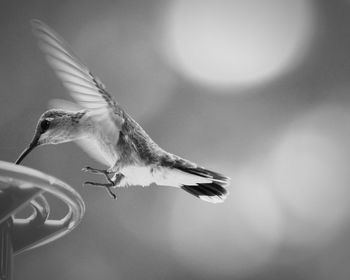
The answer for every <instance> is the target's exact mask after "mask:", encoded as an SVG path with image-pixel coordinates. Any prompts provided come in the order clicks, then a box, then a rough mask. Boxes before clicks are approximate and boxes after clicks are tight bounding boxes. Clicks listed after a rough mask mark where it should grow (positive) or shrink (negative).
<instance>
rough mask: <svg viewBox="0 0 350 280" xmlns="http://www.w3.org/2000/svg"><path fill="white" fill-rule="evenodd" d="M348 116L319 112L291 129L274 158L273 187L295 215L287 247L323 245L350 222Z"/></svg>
mask: <svg viewBox="0 0 350 280" xmlns="http://www.w3.org/2000/svg"><path fill="white" fill-rule="evenodd" d="M349 122H350V114H348V113H347V112H346V111H345V110H343V109H341V108H321V109H318V110H316V111H314V112H311V113H310V114H309V115H308V116H305V117H303V118H301V119H300V120H299V121H296V122H295V123H293V124H291V125H290V127H289V129H288V130H287V131H286V132H285V134H284V135H283V136H282V137H281V139H280V140H279V143H278V144H277V145H276V149H275V150H274V152H273V153H272V157H271V181H272V183H273V185H274V186H275V189H276V194H277V195H278V196H279V198H280V199H281V204H282V205H284V207H285V208H286V209H288V210H287V212H288V213H289V214H290V215H291V216H290V218H291V222H290V223H289V224H290V225H292V224H293V225H292V226H291V227H292V228H291V229H290V230H289V232H290V238H289V241H291V242H294V243H300V242H302V243H303V244H310V245H322V244H324V243H325V241H326V240H332V238H333V237H334V236H335V235H336V234H337V233H338V232H339V230H341V228H342V226H343V225H346V224H348V225H349V222H347V223H344V222H345V221H346V220H348V219H349V216H350V188H349V185H350V175H349V174H350V173H349V166H350V147H349V141H350V129H349Z"/></svg>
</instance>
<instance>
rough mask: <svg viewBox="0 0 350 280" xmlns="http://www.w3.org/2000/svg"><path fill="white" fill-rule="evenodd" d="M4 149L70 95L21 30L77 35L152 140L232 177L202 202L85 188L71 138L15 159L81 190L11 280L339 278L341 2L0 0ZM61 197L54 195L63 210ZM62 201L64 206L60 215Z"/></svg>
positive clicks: (344, 84)
mask: <svg viewBox="0 0 350 280" xmlns="http://www.w3.org/2000/svg"><path fill="white" fill-rule="evenodd" d="M0 4H1V5H0V22H1V24H0V35H1V44H0V50H1V52H0V56H1V57H0V62H1V63H0V83H1V99H0V100H1V102H0V112H1V118H0V131H1V137H0V155H1V158H0V159H1V160H5V161H14V160H15V159H16V158H17V156H18V155H19V153H20V152H21V151H22V150H23V149H24V147H25V146H26V145H27V144H28V143H29V141H30V140H31V137H32V134H33V131H34V128H35V125H36V121H37V119H38V117H39V116H40V115H41V114H42V113H43V112H44V111H45V110H46V109H47V104H48V102H49V101H50V100H51V99H53V98H67V99H69V96H68V94H67V92H66V90H65V88H64V87H63V86H62V85H61V83H60V81H59V80H58V79H57V78H56V77H55V75H54V73H53V71H52V70H51V69H50V68H49V66H48V64H47V63H46V61H45V59H44V57H43V55H42V54H41V53H40V51H39V49H38V48H37V45H36V41H35V38H34V37H33V36H32V34H31V29H30V24H29V20H30V19H32V18H37V19H40V20H42V21H44V22H46V23H47V24H49V25H50V26H51V27H52V28H54V29H55V30H56V31H57V32H58V33H60V34H61V35H62V36H63V37H64V38H65V39H66V40H67V41H68V42H69V43H70V45H71V46H72V48H73V49H74V51H75V52H76V53H77V54H78V56H79V57H80V58H81V59H82V60H83V61H84V62H85V63H86V64H87V65H89V67H90V68H91V70H92V71H93V72H94V73H96V75H97V76H99V77H100V78H101V80H102V81H103V82H104V83H105V84H106V87H107V89H109V91H110V92H111V93H112V94H113V95H114V96H115V98H116V99H117V100H118V102H119V103H120V104H122V105H123V107H124V108H125V109H126V110H127V111H128V112H129V113H130V114H131V115H132V116H134V118H135V119H136V120H137V121H138V122H139V123H140V124H141V125H142V126H143V127H144V128H145V129H146V131H147V132H148V133H149V134H150V135H151V137H152V138H153V139H154V140H155V141H156V142H157V143H159V145H160V146H161V147H163V148H164V149H167V150H169V151H171V152H173V153H176V154H178V155H180V156H183V157H186V158H188V159H190V160H192V161H195V162H198V163H199V164H200V165H203V166H206V167H208V168H210V169H213V170H217V171H220V172H222V173H224V174H226V175H228V176H230V177H231V178H232V183H231V186H230V187H229V190H230V193H231V194H230V196H229V197H228V199H227V200H226V202H225V203H224V204H220V205H212V204H209V203H206V202H203V201H200V200H198V199H196V198H194V197H192V196H190V195H188V194H187V193H185V192H183V191H180V190H176V189H173V188H160V187H156V186H152V187H150V188H141V187H130V188H127V189H120V190H118V200H117V201H113V200H112V199H111V198H109V197H108V195H107V193H106V192H105V191H103V190H101V189H94V188H83V187H82V183H83V182H84V181H86V180H88V179H96V180H99V179H101V180H102V178H100V177H98V178H96V177H94V176H91V175H88V174H85V173H83V172H81V168H82V167H85V166H87V165H89V166H96V167H101V166H100V165H99V164H98V163H96V162H94V160H93V159H90V158H89V157H88V156H87V155H85V154H84V153H83V152H82V151H81V150H80V149H79V148H78V147H77V146H75V144H72V143H70V144H63V145H60V146H45V147H41V148H39V149H37V150H36V151H34V152H33V153H32V154H31V155H30V156H29V157H28V158H27V159H26V160H25V162H24V164H25V165H28V166H30V167H33V168H36V169H39V170H41V171H43V172H46V173H48V174H51V175H54V176H56V177H58V178H60V179H62V180H63V181H65V182H67V183H69V184H70V185H71V186H73V187H74V188H75V189H76V190H77V191H78V192H79V193H80V194H81V195H82V197H83V198H84V200H85V202H86V205H87V212H86V216H85V217H84V220H83V222H82V223H81V224H80V226H79V227H78V228H77V229H76V230H74V231H73V232H72V233H71V234H69V235H68V236H65V237H64V238H62V239H59V240H57V241H55V242H53V243H51V244H49V245H46V246H44V247H41V248H37V249H35V250H33V251H29V252H26V253H23V254H21V255H19V256H17V257H16V259H15V268H16V270H15V279H17V280H20V279H53V280H54V279H259V280H261V279H269V280H273V279H293V280H298V279H317V280H322V279H339V280H340V279H344V280H345V279H349V277H350V242H349V241H350V196H349V194H350V172H349V169H350V147H349V142H350V141H349V140H350V125H349V123H350V79H349V74H350V55H349V49H350V28H349V26H350V1H346V0H342V1H326V0H324V1H316V0H315V1H311V0H310V1H304V0H296V1H292V0H289V1H288V0H265V1H259V0H254V1H253V0H249V1H243V0H242V1H228V0H218V1H214V0H210V1H204V0H203V1H199V0H187V1H186V0H173V1H160V0H150V1H141V0H140V1H130V0H128V1H126V0H125V1H107V0H102V1H90V0H88V1H82V0H78V1H64V0H61V1H45V0H41V1H17V0H1V2H0ZM59 206H60V205H57V208H59ZM62 212H63V211H62Z"/></svg>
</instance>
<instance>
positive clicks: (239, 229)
mask: <svg viewBox="0 0 350 280" xmlns="http://www.w3.org/2000/svg"><path fill="white" fill-rule="evenodd" d="M214 166H215V165H214ZM218 166H219V165H218ZM222 166H223V165H222ZM226 167H227V168H218V170H223V171H225V169H226V170H227V172H224V173H225V174H226V175H228V176H232V175H233V174H234V176H232V178H234V179H233V180H232V182H231V185H230V186H228V189H229V191H230V195H229V196H228V198H227V199H226V201H225V202H224V203H223V204H215V205H213V204H210V203H206V202H203V201H201V200H199V199H197V200H195V199H194V198H193V197H187V196H185V195H186V194H182V193H179V196H178V199H177V201H176V202H175V203H174V208H173V215H172V227H171V229H170V234H171V237H172V247H173V250H174V251H175V253H176V257H177V258H178V261H180V262H182V263H183V264H184V265H186V266H188V269H190V270H191V271H195V272H196V273H197V274H202V275H203V276H205V277H206V278H208V277H209V278H212V279H215V278H216V277H222V276H227V277H229V276H231V277H232V276H247V275H251V274H255V273H257V271H259V270H262V269H263V268H264V267H266V266H267V265H268V264H271V263H272V262H273V261H274V257H275V256H276V253H277V251H278V248H279V244H280V242H281V240H282V237H283V232H284V231H283V229H284V227H283V220H282V216H281V213H280V210H279V206H278V204H277V202H276V200H275V198H274V195H273V193H272V192H271V189H269V186H268V185H267V182H266V181H264V178H263V177H262V174H261V172H260V173H259V172H254V171H257V170H256V169H255V168H254V167H252V168H250V167H249V168H246V169H244V170H240V171H238V170H237V169H236V168H235V167H233V165H232V164H231V165H230V164H227V165H226ZM257 173H259V174H257Z"/></svg>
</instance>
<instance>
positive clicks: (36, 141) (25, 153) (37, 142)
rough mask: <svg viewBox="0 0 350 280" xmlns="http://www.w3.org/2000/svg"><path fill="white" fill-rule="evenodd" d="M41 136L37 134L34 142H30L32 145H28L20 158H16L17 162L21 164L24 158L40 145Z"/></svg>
mask: <svg viewBox="0 0 350 280" xmlns="http://www.w3.org/2000/svg"><path fill="white" fill-rule="evenodd" d="M39 138H40V135H35V136H34V139H33V140H32V142H31V143H30V145H29V146H28V148H26V149H25V150H24V151H23V152H22V154H21V155H20V156H19V158H18V159H17V160H16V162H15V164H20V163H21V162H22V160H23V159H24V158H25V157H26V156H27V155H28V154H29V153H30V152H31V151H32V150H33V149H34V148H35V147H37V146H39Z"/></svg>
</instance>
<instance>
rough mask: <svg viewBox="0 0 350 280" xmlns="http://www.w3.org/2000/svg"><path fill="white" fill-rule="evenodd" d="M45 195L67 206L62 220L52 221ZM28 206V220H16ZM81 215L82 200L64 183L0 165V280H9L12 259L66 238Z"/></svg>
mask: <svg viewBox="0 0 350 280" xmlns="http://www.w3.org/2000/svg"><path fill="white" fill-rule="evenodd" d="M47 194H50V195H52V196H53V197H54V198H56V199H58V200H60V201H62V202H63V203H64V204H65V205H66V206H67V210H66V213H65V215H64V217H63V218H61V219H51V215H50V210H51V207H50V204H49V203H48V201H47V199H46V198H45V195H47ZM30 205H31V208H30V209H32V211H31V214H30V215H29V216H28V217H26V218H18V217H16V215H17V214H18V212H19V211H21V210H22V209H24V208H26V207H28V206H30ZM84 212H85V204H84V201H83V199H82V198H81V196H80V195H79V194H78V193H77V192H76V191H75V190H74V189H73V188H71V187H70V186H69V185H67V184H66V183H64V182H62V181H60V180H58V179H56V178H54V177H52V176H49V175H47V174H44V173H42V172H39V171H37V170H34V169H31V168H28V167H24V166H19V165H15V164H12V163H8V162H4V161H0V280H10V279H12V277H13V258H14V256H16V255H17V254H20V253H22V252H24V251H28V250H31V249H33V248H36V247H39V246H42V245H44V244H47V243H49V242H52V241H54V240H56V239H58V238H60V237H62V236H64V235H66V234H67V233H69V232H70V231H72V230H73V229H74V228H75V227H76V226H77V225H78V224H79V222H80V221H81V220H82V218H83V215H84Z"/></svg>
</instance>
